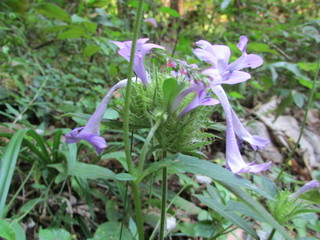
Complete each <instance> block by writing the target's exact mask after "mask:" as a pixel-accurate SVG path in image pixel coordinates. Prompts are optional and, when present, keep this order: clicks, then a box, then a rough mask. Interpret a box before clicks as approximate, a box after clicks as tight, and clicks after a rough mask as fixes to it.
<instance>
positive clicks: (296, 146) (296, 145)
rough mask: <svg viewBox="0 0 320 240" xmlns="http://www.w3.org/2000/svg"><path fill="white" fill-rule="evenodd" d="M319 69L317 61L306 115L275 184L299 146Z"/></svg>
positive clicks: (314, 91) (319, 62) (315, 87)
mask: <svg viewBox="0 0 320 240" xmlns="http://www.w3.org/2000/svg"><path fill="white" fill-rule="evenodd" d="M319 67H320V59H319V60H318V66H317V71H316V75H315V78H314V80H313V84H312V89H311V91H310V93H309V97H308V105H307V109H306V113H305V114H304V118H303V122H302V124H301V129H300V133H299V137H298V140H297V142H296V144H295V145H294V147H293V148H292V150H291V152H290V154H289V156H288V157H287V159H286V161H285V163H284V165H283V167H282V168H281V171H280V173H279V175H278V176H277V178H276V180H275V182H276V183H277V182H279V180H280V179H281V176H282V174H283V172H284V171H285V170H286V169H287V167H288V165H289V161H290V159H292V157H293V155H294V154H295V153H296V150H297V148H298V146H299V144H300V140H301V138H302V135H303V131H304V128H305V126H306V123H307V117H308V112H309V110H310V108H311V105H312V100H313V96H314V94H315V93H316V89H317V78H318V74H319Z"/></svg>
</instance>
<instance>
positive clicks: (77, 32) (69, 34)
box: [58, 26, 90, 40]
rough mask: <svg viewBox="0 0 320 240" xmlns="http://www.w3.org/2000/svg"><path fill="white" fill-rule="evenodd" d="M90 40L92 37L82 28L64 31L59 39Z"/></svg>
mask: <svg viewBox="0 0 320 240" xmlns="http://www.w3.org/2000/svg"><path fill="white" fill-rule="evenodd" d="M80 37H84V38H88V39H89V38H90V36H89V35H88V34H87V33H86V32H85V31H84V29H82V28H80V27H74V26H73V27H72V28H71V29H69V30H67V31H64V32H62V33H60V34H59V35H58V39H60V40H65V39H71V38H73V39H76V38H80Z"/></svg>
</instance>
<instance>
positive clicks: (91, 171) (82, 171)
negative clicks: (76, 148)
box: [69, 162, 115, 180]
mask: <svg viewBox="0 0 320 240" xmlns="http://www.w3.org/2000/svg"><path fill="white" fill-rule="evenodd" d="M69 174H70V175H72V176H75V177H79V178H84V179H92V180H95V179H99V178H100V179H105V180H109V179H115V174H114V173H113V172H112V171H111V170H110V169H107V168H104V167H101V166H98V165H93V164H88V163H82V162H76V165H75V167H74V168H73V169H72V170H71V171H70V172H69Z"/></svg>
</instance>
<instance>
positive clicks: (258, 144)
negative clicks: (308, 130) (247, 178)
mask: <svg viewBox="0 0 320 240" xmlns="http://www.w3.org/2000/svg"><path fill="white" fill-rule="evenodd" d="M247 43H248V39H247V37H245V36H241V37H240V41H239V43H238V45H237V47H238V49H239V50H240V51H241V52H242V56H241V57H239V58H238V59H237V60H235V61H234V62H232V63H230V64H229V60H230V55H231V52H230V48H229V47H228V46H225V45H212V44H211V43H209V42H208V41H205V40H200V41H198V42H196V44H197V46H198V47H200V48H197V49H195V50H194V53H195V54H196V55H197V56H198V57H199V58H200V59H202V60H203V61H206V62H207V63H209V64H211V66H210V67H209V68H207V69H205V70H203V71H202V73H203V74H205V75H207V76H209V77H210V80H211V81H210V84H209V87H210V88H211V89H212V90H213V92H214V93H215V94H216V95H217V97H218V99H219V101H220V103H221V105H222V107H223V110H224V112H225V115H226V123H227V131H226V141H227V142H226V159H227V164H226V165H227V168H228V169H230V170H231V171H232V172H234V173H246V172H253V173H257V172H260V171H264V170H267V169H268V168H269V167H270V164H271V162H268V163H264V164H255V162H253V163H250V164H246V163H245V162H244V160H243V158H242V156H241V153H240V150H239V146H238V142H237V137H238V139H240V140H241V141H243V140H244V141H247V142H248V143H249V144H250V145H251V146H252V148H253V149H254V150H257V149H258V148H259V149H262V148H263V147H264V146H266V145H267V144H268V143H269V141H268V140H267V139H264V138H262V137H259V136H255V135H254V136H252V135H251V134H250V133H249V131H248V130H247V129H246V128H245V127H244V126H243V125H242V123H241V122H240V120H239V119H238V117H237V115H236V114H235V112H234V111H233V109H232V107H231V105H230V103H229V100H228V97H227V95H226V93H225V91H224V90H223V88H222V87H221V86H220V85H221V84H236V83H240V82H244V81H246V80H248V79H250V78H251V75H250V74H249V73H247V72H243V71H240V70H241V69H243V68H248V67H250V68H256V67H259V66H261V65H262V64H263V60H262V58H261V57H260V56H258V55H255V54H247V53H246V48H247Z"/></svg>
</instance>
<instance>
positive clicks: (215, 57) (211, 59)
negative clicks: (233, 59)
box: [194, 40, 231, 72]
mask: <svg viewBox="0 0 320 240" xmlns="http://www.w3.org/2000/svg"><path fill="white" fill-rule="evenodd" d="M196 44H197V46H199V47H201V48H202V49H195V50H194V53H195V54H196V55H197V56H198V57H199V58H200V59H202V60H203V61H206V62H208V63H210V64H212V65H214V66H215V67H216V68H218V69H219V71H221V72H222V71H225V69H226V68H227V66H228V62H229V59H230V54H231V52H230V48H229V47H228V46H225V45H211V44H210V43H209V42H208V41H205V40H200V41H198V42H196Z"/></svg>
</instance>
